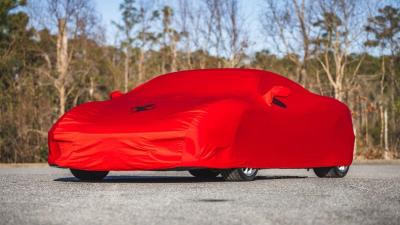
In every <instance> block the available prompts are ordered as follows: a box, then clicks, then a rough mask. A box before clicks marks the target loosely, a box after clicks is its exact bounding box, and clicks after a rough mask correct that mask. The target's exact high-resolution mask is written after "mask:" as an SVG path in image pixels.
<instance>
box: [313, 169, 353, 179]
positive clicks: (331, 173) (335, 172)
mask: <svg viewBox="0 0 400 225" xmlns="http://www.w3.org/2000/svg"><path fill="white" fill-rule="evenodd" d="M349 168H350V167H349V166H335V167H319V168H314V169H313V170H314V173H315V175H317V177H321V178H323V177H329V178H342V177H344V176H346V174H347V172H349Z"/></svg>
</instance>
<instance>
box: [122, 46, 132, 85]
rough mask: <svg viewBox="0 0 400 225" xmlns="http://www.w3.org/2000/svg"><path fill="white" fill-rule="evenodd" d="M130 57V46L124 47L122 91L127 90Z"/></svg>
mask: <svg viewBox="0 0 400 225" xmlns="http://www.w3.org/2000/svg"><path fill="white" fill-rule="evenodd" d="M130 58H131V51H130V47H127V48H126V56H125V67H124V92H125V93H126V92H128V82H129V61H130Z"/></svg>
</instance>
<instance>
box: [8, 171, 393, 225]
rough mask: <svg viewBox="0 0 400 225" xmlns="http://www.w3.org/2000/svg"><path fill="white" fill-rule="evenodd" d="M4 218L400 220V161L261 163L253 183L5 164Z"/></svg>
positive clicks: (237, 221)
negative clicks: (86, 176) (309, 167)
mask: <svg viewBox="0 0 400 225" xmlns="http://www.w3.org/2000/svg"><path fill="white" fill-rule="evenodd" d="M0 224H74V225H75V224H146V225H147V224H184V225H189V224H227V225H228V224H229V225H234V224H341V225H343V224H400V165H398V164H397V165H355V166H352V167H351V168H350V171H349V174H348V175H347V176H346V177H345V178H342V179H339V178H337V179H334V178H317V177H316V176H315V175H314V174H313V173H312V171H306V170H262V171H261V172H259V176H258V178H257V179H256V180H255V181H253V182H224V181H222V180H221V178H216V179H212V180H201V179H198V178H194V177H191V176H190V174H188V173H187V172H140V171H138V172H111V173H110V174H109V176H108V177H107V178H106V179H105V180H104V181H102V182H80V181H78V180H76V179H75V178H73V177H72V175H71V174H70V173H69V171H68V170H65V169H56V168H49V167H43V168H31V167H29V168H23V167H22V168H0Z"/></svg>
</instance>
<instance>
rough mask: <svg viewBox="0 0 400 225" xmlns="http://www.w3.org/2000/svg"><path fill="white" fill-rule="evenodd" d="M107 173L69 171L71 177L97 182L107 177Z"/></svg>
mask: <svg viewBox="0 0 400 225" xmlns="http://www.w3.org/2000/svg"><path fill="white" fill-rule="evenodd" d="M108 172H109V171H88V170H75V169H71V173H72V175H74V177H76V178H78V179H79V180H83V181H99V180H102V179H103V178H104V177H106V176H107V174H108Z"/></svg>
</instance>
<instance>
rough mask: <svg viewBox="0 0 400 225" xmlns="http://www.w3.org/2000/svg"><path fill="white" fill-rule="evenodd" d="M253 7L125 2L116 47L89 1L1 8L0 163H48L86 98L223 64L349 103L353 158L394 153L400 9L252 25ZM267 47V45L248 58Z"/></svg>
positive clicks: (295, 2)
mask: <svg viewBox="0 0 400 225" xmlns="http://www.w3.org/2000/svg"><path fill="white" fill-rule="evenodd" d="M251 2H252V1H246V2H245V1H240V0H173V1H162V0H154V1H150V0H148V1H144V0H142V1H140V0H136V1H135V0H124V1H122V3H121V5H120V8H119V9H120V14H121V16H120V18H121V19H120V20H117V21H113V22H112V26H113V27H114V29H115V30H116V31H117V32H116V33H117V35H118V37H117V38H115V43H114V44H110V43H111V41H110V40H107V38H109V37H107V35H106V33H107V32H106V30H108V29H107V27H105V26H104V25H103V22H102V21H101V19H100V18H101V15H99V13H98V12H97V11H96V6H95V5H94V4H95V2H93V1H90V0H28V1H25V0H1V1H0V162H43V161H45V160H46V159H47V131H48V130H49V128H50V127H51V125H52V124H53V123H54V122H55V121H56V120H57V118H59V117H60V115H62V114H63V113H64V112H66V111H68V110H69V109H71V108H72V107H74V106H76V105H79V104H81V103H83V102H87V101H97V100H106V99H108V93H109V92H111V91H112V90H116V89H120V90H121V91H124V92H126V91H129V90H131V89H132V88H134V87H136V86H137V85H139V84H140V83H142V82H145V81H147V80H149V79H151V78H153V77H155V76H157V75H160V74H163V73H168V72H172V71H179V70H188V69H199V68H223V67H239V68H258V69H264V70H270V71H274V72H277V73H280V74H283V75H285V76H287V77H289V78H290V79H292V80H294V81H296V82H298V83H300V84H301V85H303V86H304V87H305V88H307V89H310V90H311V91H313V92H315V93H318V94H321V95H326V96H332V97H335V98H337V99H339V100H340V101H343V102H345V103H346V104H347V105H348V106H349V107H350V109H351V111H352V115H353V124H354V132H355V134H356V149H355V157H358V158H368V159H370V158H382V159H383V158H384V159H390V158H397V157H399V156H400V154H399V153H400V98H399V96H400V83H399V82H400V7H399V4H398V3H396V1H374V0H370V1H364V0H335V1H333V0H263V1H261V4H259V5H256V4H255V5H254V6H250V7H254V9H257V10H254V12H257V13H258V15H257V18H258V20H257V22H258V24H257V25H254V24H249V20H247V18H246V16H245V15H244V14H243V4H251ZM116 4H117V3H116ZM247 7H249V6H247ZM253 22H254V21H252V23H253ZM251 29H258V30H256V31H254V30H251ZM254 33H259V34H261V35H259V36H261V37H263V38H254V36H253V35H250V34H254ZM255 39H257V40H255ZM260 43H267V44H265V45H261V46H268V47H266V48H265V49H264V50H258V51H251V49H253V48H252V46H255V45H257V46H260ZM327 119H329V118H327Z"/></svg>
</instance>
